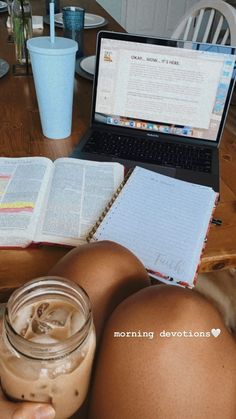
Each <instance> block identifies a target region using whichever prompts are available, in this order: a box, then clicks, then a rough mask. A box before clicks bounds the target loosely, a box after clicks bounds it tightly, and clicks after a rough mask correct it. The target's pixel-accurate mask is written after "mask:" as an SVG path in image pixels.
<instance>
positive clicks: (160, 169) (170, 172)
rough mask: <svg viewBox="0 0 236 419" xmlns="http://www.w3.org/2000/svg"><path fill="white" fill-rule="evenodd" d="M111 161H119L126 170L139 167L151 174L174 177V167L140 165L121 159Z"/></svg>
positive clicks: (138, 162)
mask: <svg viewBox="0 0 236 419" xmlns="http://www.w3.org/2000/svg"><path fill="white" fill-rule="evenodd" d="M112 160H113V161H119V162H120V163H121V164H123V165H124V166H125V167H126V168H128V169H130V168H132V167H135V166H140V167H144V169H148V170H152V171H153V172H157V173H160V174H161V175H166V176H170V177H176V169H175V167H166V166H159V165H158V164H149V163H142V162H140V161H134V160H130V161H129V160H123V159H117V158H112Z"/></svg>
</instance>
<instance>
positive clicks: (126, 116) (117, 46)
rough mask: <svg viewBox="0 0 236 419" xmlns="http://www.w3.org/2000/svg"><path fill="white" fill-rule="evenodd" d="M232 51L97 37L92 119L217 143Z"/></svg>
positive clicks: (228, 92) (231, 78)
mask: <svg viewBox="0 0 236 419" xmlns="http://www.w3.org/2000/svg"><path fill="white" fill-rule="evenodd" d="M234 54H235V49H234V48H232V47H225V46H221V45H212V44H200V43H196V42H195V43H192V42H183V41H173V40H165V39H156V38H150V37H142V36H135V35H129V34H114V33H113V34H112V33H110V34H109V32H104V33H100V36H99V42H98V62H97V74H96V80H95V86H96V87H95V91H94V105H93V106H94V108H93V120H94V122H96V123H103V124H104V123H105V124H107V125H110V126H119V127H126V128H130V129H133V130H135V129H138V130H143V131H145V132H152V133H153V134H155V133H164V134H168V136H169V134H172V135H173V137H175V136H176V137H179V136H181V137H187V138H192V139H194V138H196V139H201V140H210V141H213V142H214V141H218V140H219V137H220V133H221V131H222V128H223V125H224V117H225V116H226V114H227V108H228V105H229V99H230V96H231V93H232V87H233V84H234V83H233V81H234V78H235V56H234Z"/></svg>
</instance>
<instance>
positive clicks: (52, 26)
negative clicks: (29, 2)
mask: <svg viewBox="0 0 236 419" xmlns="http://www.w3.org/2000/svg"><path fill="white" fill-rule="evenodd" d="M49 11H50V41H51V43H52V44H54V41H55V17H54V2H51V3H50V4H49Z"/></svg>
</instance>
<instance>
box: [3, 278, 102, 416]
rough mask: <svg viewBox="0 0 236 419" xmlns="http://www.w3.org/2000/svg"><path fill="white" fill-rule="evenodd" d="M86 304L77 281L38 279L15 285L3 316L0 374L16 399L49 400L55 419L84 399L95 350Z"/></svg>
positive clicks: (91, 321) (74, 409)
mask: <svg viewBox="0 0 236 419" xmlns="http://www.w3.org/2000/svg"><path fill="white" fill-rule="evenodd" d="M95 341H96V339H95V331H94V325H93V318H92V312H91V304H90V300H89V297H88V295H87V294H86V292H85V291H84V290H83V289H82V288H81V287H79V286H78V285H77V284H75V283H73V282H71V281H68V280H67V279H64V278H60V277H44V278H38V279H35V280H33V281H31V282H28V283H27V284H25V285H23V286H22V287H21V288H19V289H17V290H16V291H15V292H14V293H13V294H12V295H11V297H10V299H9V300H8V303H7V305H6V308H5V311H4V314H3V330H2V337H1V342H0V346H1V347H0V350H1V362H0V374H1V385H2V389H3V392H4V393H5V394H6V396H7V397H8V398H10V399H11V400H16V401H19V400H21V401H32V402H34V401H35V402H46V403H51V404H52V406H53V407H54V409H55V411H56V419H65V418H69V417H70V416H71V415H73V414H74V413H75V412H76V411H77V410H78V409H79V407H80V406H81V405H82V403H83V402H84V400H85V398H86V394H87V391H88V387H89V381H90V374H91V369H92V364H93V358H94V352H95Z"/></svg>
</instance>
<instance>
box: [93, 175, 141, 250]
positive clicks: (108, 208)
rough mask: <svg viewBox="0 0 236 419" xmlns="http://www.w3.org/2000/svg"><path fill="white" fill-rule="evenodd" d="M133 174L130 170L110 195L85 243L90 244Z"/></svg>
mask: <svg viewBox="0 0 236 419" xmlns="http://www.w3.org/2000/svg"><path fill="white" fill-rule="evenodd" d="M132 172H133V169H130V170H129V171H128V172H127V174H126V176H125V178H124V180H123V182H121V184H120V186H119V187H118V188H117V190H116V191H115V193H114V194H113V195H112V197H111V199H110V201H109V202H108V204H107V206H106V208H105V209H104V211H103V212H102V213H101V215H100V217H99V218H98V220H97V222H96V223H95V224H94V226H93V228H92V230H90V232H89V233H88V235H87V237H86V240H87V242H90V240H91V239H92V238H93V236H94V234H95V233H96V231H97V229H98V227H99V226H100V224H101V223H102V221H103V219H104V218H105V216H106V215H107V213H108V211H109V210H110V208H111V207H112V205H113V204H114V202H115V200H116V198H117V197H118V195H119V194H120V192H121V191H122V189H123V187H124V186H125V184H126V182H127V180H128V179H129V177H130V175H131V173H132Z"/></svg>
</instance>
